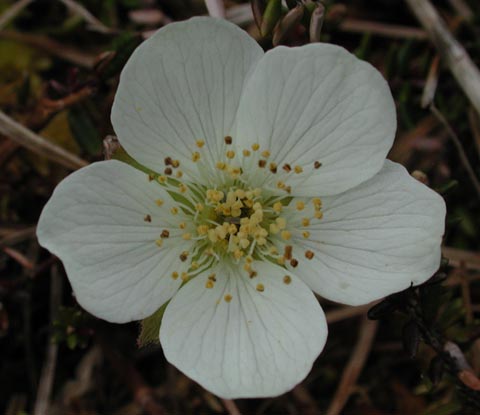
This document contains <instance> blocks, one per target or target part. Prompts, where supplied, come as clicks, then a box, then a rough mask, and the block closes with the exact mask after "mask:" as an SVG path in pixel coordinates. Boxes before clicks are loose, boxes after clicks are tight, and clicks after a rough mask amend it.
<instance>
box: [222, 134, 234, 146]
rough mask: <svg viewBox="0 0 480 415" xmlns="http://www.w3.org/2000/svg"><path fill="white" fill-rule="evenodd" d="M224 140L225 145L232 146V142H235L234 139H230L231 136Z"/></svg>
mask: <svg viewBox="0 0 480 415" xmlns="http://www.w3.org/2000/svg"><path fill="white" fill-rule="evenodd" d="M224 140H225V144H227V145H230V144H232V141H233V139H232V137H230V136H229V135H227V136H226V137H225V138H224Z"/></svg>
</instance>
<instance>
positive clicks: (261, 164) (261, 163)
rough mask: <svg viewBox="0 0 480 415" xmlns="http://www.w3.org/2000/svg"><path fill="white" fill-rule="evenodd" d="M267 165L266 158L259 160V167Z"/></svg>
mask: <svg viewBox="0 0 480 415" xmlns="http://www.w3.org/2000/svg"><path fill="white" fill-rule="evenodd" d="M266 165H267V161H266V160H258V167H260V168H261V169H263V168H264V167H265V166H266Z"/></svg>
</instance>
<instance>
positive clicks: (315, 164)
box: [313, 161, 322, 169]
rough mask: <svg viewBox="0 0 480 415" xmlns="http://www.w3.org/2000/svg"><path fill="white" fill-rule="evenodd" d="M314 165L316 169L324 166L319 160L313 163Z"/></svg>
mask: <svg viewBox="0 0 480 415" xmlns="http://www.w3.org/2000/svg"><path fill="white" fill-rule="evenodd" d="M313 167H314V168H316V169H319V168H320V167H322V163H320V162H319V161H316V162H315V163H313Z"/></svg>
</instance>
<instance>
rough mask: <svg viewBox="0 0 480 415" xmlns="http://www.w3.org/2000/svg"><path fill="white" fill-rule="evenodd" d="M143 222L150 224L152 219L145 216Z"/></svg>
mask: <svg viewBox="0 0 480 415" xmlns="http://www.w3.org/2000/svg"><path fill="white" fill-rule="evenodd" d="M143 220H144V221H145V222H151V221H152V217H151V216H150V215H145V217H144V218H143Z"/></svg>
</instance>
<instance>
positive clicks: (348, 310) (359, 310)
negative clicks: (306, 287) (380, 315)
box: [325, 302, 376, 324]
mask: <svg viewBox="0 0 480 415" xmlns="http://www.w3.org/2000/svg"><path fill="white" fill-rule="evenodd" d="M375 304H376V302H373V303H370V304H365V305H361V306H357V307H350V306H345V307H339V308H336V309H334V310H329V311H327V312H326V313H325V317H326V318H327V323H328V324H332V323H337V322H339V321H343V320H345V319H347V318H352V317H357V316H361V315H362V314H366V313H367V311H368V310H370V308H372V307H373V306H374V305H375Z"/></svg>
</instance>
